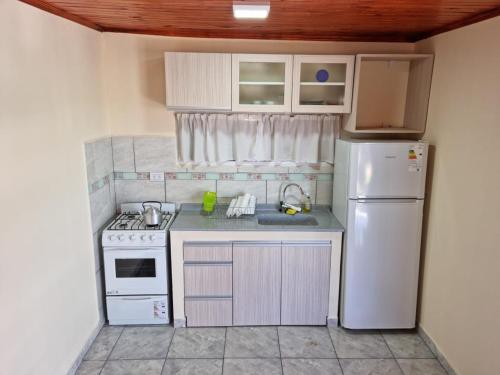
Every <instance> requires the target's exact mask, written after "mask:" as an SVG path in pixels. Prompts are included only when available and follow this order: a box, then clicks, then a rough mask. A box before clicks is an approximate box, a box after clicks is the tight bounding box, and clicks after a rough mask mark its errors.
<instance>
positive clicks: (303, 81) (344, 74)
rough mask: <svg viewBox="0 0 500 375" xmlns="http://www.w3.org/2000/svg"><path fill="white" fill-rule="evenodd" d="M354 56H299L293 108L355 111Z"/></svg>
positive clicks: (326, 111) (336, 111)
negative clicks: (353, 108)
mask: <svg viewBox="0 0 500 375" xmlns="http://www.w3.org/2000/svg"><path fill="white" fill-rule="evenodd" d="M353 78H354V56H322V55H316V56H315V55H295V56H294V57H293V98H292V111H293V112H306V113H349V112H351V100H352V84H353Z"/></svg>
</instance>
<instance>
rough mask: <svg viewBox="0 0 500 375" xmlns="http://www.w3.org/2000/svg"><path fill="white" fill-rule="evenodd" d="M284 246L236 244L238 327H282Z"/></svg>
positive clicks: (234, 307)
mask: <svg viewBox="0 0 500 375" xmlns="http://www.w3.org/2000/svg"><path fill="white" fill-rule="evenodd" d="M280 297H281V244H280V243H279V242H277V243H264V242H262V243H258V242H255V243H244V242H242V243H234V245H233V323H234V325H279V324H280Z"/></svg>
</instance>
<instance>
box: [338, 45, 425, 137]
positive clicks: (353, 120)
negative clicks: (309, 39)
mask: <svg viewBox="0 0 500 375" xmlns="http://www.w3.org/2000/svg"><path fill="white" fill-rule="evenodd" d="M433 60H434V57H433V55H417V54H409V55H401V54H400V55H367V54H362V55H357V57H356V71H355V75H354V92H353V103H352V113H351V114H350V115H347V116H344V119H343V120H344V129H345V130H347V131H349V132H352V133H389V134H390V133H415V134H418V133H423V132H424V131H425V123H426V121H427V107H428V103H429V93H430V88H431V79H432V66H433Z"/></svg>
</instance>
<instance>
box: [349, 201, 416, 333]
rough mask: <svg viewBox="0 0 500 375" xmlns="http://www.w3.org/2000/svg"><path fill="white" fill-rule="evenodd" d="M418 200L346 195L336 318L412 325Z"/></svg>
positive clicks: (355, 323) (359, 324) (359, 323)
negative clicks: (349, 197)
mask: <svg viewBox="0 0 500 375" xmlns="http://www.w3.org/2000/svg"><path fill="white" fill-rule="evenodd" d="M422 208H423V201H422V200H385V201H382V202H381V200H365V201H352V200H351V201H349V214H348V226H347V240H346V248H345V252H344V263H343V271H344V272H343V286H342V305H341V323H342V326H344V327H347V328H357V329H372V328H373V329H375V328H380V329H382V328H413V327H415V313H416V303H417V289H418V270H419V259H420V237H421V222H422Z"/></svg>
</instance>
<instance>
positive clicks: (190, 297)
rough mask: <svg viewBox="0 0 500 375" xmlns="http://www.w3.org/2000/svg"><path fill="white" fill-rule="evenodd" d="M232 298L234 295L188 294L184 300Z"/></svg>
mask: <svg viewBox="0 0 500 375" xmlns="http://www.w3.org/2000/svg"><path fill="white" fill-rule="evenodd" d="M218 299H221V300H231V299H233V296H186V297H184V300H187V301H204V300H207V301H210V300H218Z"/></svg>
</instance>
